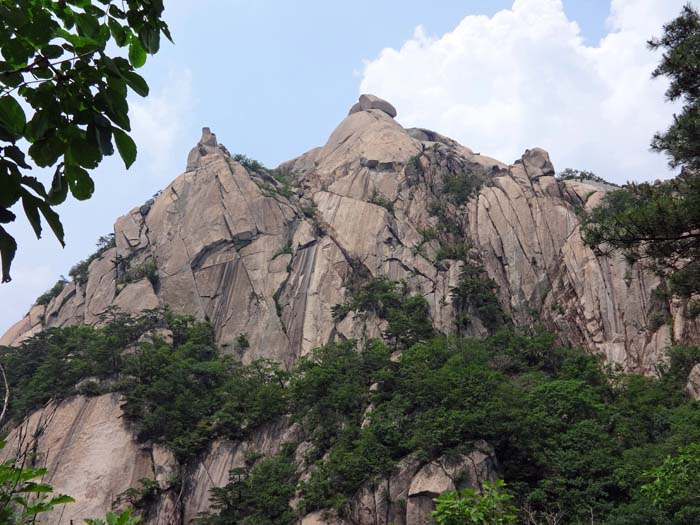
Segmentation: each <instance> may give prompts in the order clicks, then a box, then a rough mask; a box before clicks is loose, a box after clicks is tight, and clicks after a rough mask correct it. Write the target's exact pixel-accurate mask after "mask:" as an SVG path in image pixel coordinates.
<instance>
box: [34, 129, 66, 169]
mask: <svg viewBox="0 0 700 525" xmlns="http://www.w3.org/2000/svg"><path fill="white" fill-rule="evenodd" d="M65 150H66V144H65V143H64V142H63V141H62V140H61V139H60V138H59V137H57V136H52V137H48V138H45V139H41V140H38V141H36V142H35V143H34V144H32V145H31V146H29V156H30V157H31V158H32V159H34V162H36V164H37V165H38V166H41V167H42V168H47V167H49V166H53V165H54V164H55V163H56V161H57V160H58V158H59V157H60V156H61V155H63V154H64V153H65Z"/></svg>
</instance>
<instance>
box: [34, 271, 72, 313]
mask: <svg viewBox="0 0 700 525" xmlns="http://www.w3.org/2000/svg"><path fill="white" fill-rule="evenodd" d="M66 284H68V281H67V280H66V279H65V278H64V277H61V278H60V279H59V280H58V281H56V284H54V285H53V286H52V287H51V288H50V289H49V290H47V291H45V292H44V293H43V294H41V295H40V296H39V297H37V298H36V301H34V304H38V305H42V306H48V304H49V303H50V302H51V300H52V299H53V298H54V297H58V294H60V293H61V292H62V291H63V289H64V288H65V287H66Z"/></svg>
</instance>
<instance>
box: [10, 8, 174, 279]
mask: <svg viewBox="0 0 700 525" xmlns="http://www.w3.org/2000/svg"><path fill="white" fill-rule="evenodd" d="M163 10H164V7H163V1H162V0H126V1H124V2H118V1H116V0H96V1H94V2H93V1H91V0H68V1H59V2H56V1H52V0H17V1H16V2H3V3H2V4H1V5H0V53H2V60H0V224H7V223H11V222H13V221H14V220H15V219H16V214H15V212H14V211H12V209H11V208H14V207H17V206H19V205H20V204H21V206H22V209H23V211H24V214H25V215H26V217H27V219H28V220H29V223H30V224H31V226H32V228H33V229H34V232H35V234H36V236H37V237H40V236H41V233H42V222H43V223H45V224H47V225H48V226H49V227H50V229H51V230H52V231H53V233H54V235H55V236H56V238H57V239H58V241H59V242H60V243H61V244H62V245H63V243H64V240H63V238H64V232H63V226H62V225H61V221H60V219H59V216H58V214H57V213H56V211H55V210H54V207H55V206H57V205H59V204H61V203H62V202H64V201H65V200H66V197H67V195H68V193H69V192H70V193H71V194H72V195H73V196H74V197H75V198H76V199H79V200H83V199H89V198H90V197H91V196H92V193H93V191H94V182H93V180H92V178H91V177H90V174H89V170H91V169H94V168H96V167H97V166H98V165H99V163H100V162H101V161H102V159H103V157H104V156H108V155H112V154H113V153H114V148H115V146H116V149H117V151H118V152H119V154H120V155H121V157H122V159H123V160H124V164H125V165H126V167H127V168H129V167H130V166H131V165H132V164H133V162H134V160H135V159H136V145H135V144H134V141H133V140H132V139H131V137H129V134H128V132H129V131H130V130H131V124H130V121H129V115H128V113H129V106H128V103H127V91H128V90H129V89H131V90H132V91H133V92H135V93H136V94H138V95H140V96H146V95H148V85H147V83H146V81H145V80H144V79H143V78H142V77H141V76H140V75H139V74H137V73H136V72H135V69H136V68H139V67H141V66H143V64H144V63H145V61H146V56H147V55H148V54H155V53H157V52H158V50H159V47H160V36H161V33H162V34H164V35H165V36H166V37H167V38H168V39H170V33H169V31H168V26H167V25H166V24H165V22H164V21H163V20H162V19H161V16H162V13H163ZM111 45H115V46H117V47H119V48H124V49H127V50H128V53H127V54H128V60H127V59H126V58H123V57H121V56H116V55H115V56H110V52H109V50H108V48H109V47H110V46H111ZM31 164H34V165H35V166H39V167H41V168H55V169H54V174H53V178H52V181H51V184H50V185H49V187H48V188H47V187H45V186H44V184H43V183H42V182H40V181H39V180H38V179H37V178H36V177H32V176H29V175H27V172H28V171H29V170H30V169H31ZM42 218H43V219H42ZM16 250H17V243H16V241H15V239H14V238H13V237H12V235H10V233H9V232H8V231H7V230H6V229H5V227H4V226H0V258H1V259H2V282H7V281H9V280H10V266H11V263H12V260H13V258H14V256H15V252H16Z"/></svg>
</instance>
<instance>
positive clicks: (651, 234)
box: [583, 5, 700, 296]
mask: <svg viewBox="0 0 700 525" xmlns="http://www.w3.org/2000/svg"><path fill="white" fill-rule="evenodd" d="M649 46H650V47H651V49H663V50H664V53H663V57H662V60H661V63H660V64H659V66H658V67H657V68H656V70H655V71H654V73H653V75H654V76H655V77H656V76H666V77H668V78H670V80H671V84H670V87H669V89H668V91H667V92H666V96H667V98H668V99H669V100H679V99H680V100H683V102H684V106H683V109H682V111H681V114H680V115H676V116H675V117H674V123H673V124H672V125H671V127H670V128H669V129H668V130H667V131H666V132H664V133H658V134H656V136H655V137H654V139H653V141H652V148H653V149H654V150H656V151H659V152H663V153H666V154H667V155H668V156H669V158H670V164H671V166H674V167H678V166H680V167H682V170H681V173H680V175H678V177H676V178H675V179H673V180H671V181H668V182H664V183H659V184H649V183H641V184H628V185H626V186H625V187H623V188H622V189H621V190H618V191H614V192H611V193H608V194H607V195H606V196H605V197H604V199H603V202H602V203H601V205H600V206H599V207H597V208H595V209H594V210H592V212H590V213H587V214H584V217H583V238H584V240H585V242H586V243H587V244H589V245H591V246H593V247H595V248H596V249H597V250H599V251H600V252H603V253H609V252H612V251H621V252H622V253H624V254H625V255H626V256H627V257H628V258H629V259H630V260H631V261H637V260H642V261H644V262H645V263H648V264H649V265H650V266H651V267H652V268H654V269H655V270H657V271H658V272H659V273H662V274H665V275H669V276H670V277H671V285H672V289H673V291H674V292H675V293H678V294H680V295H684V296H688V295H691V294H693V293H695V292H697V291H700V277H698V276H699V275H700V171H699V170H700V15H699V14H698V12H697V11H696V10H695V9H694V8H693V7H692V6H690V5H687V6H686V7H684V8H683V11H682V13H681V14H680V16H679V17H677V18H676V19H675V20H673V21H672V22H670V23H668V24H666V25H665V26H664V29H663V35H662V36H661V38H658V39H653V40H651V41H650V42H649Z"/></svg>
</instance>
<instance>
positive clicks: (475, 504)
mask: <svg viewBox="0 0 700 525" xmlns="http://www.w3.org/2000/svg"><path fill="white" fill-rule="evenodd" d="M504 486H505V483H503V481H502V480H499V481H497V482H496V483H489V482H488V481H487V482H485V483H484V486H483V491H482V493H481V494H477V493H476V492H475V491H474V490H472V489H464V490H462V491H460V492H446V493H444V494H441V495H440V496H439V497H437V498H435V511H434V512H433V517H434V518H435V523H436V524H437V525H507V524H509V523H517V521H518V517H517V516H516V515H515V512H516V510H517V509H516V508H515V506H513V505H512V504H511V503H510V501H511V500H512V499H513V496H511V495H510V494H508V493H507V492H505V491H504V490H502V489H503V487H504Z"/></svg>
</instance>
